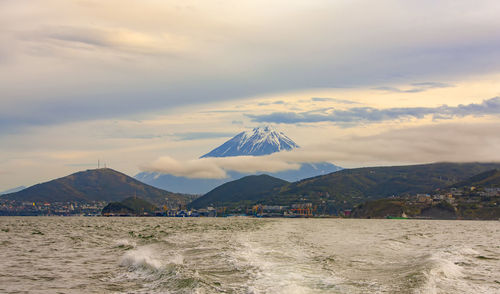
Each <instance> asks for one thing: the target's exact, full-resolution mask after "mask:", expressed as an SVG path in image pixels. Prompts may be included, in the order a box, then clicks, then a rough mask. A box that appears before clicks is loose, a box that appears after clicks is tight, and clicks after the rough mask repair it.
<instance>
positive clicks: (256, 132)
mask: <svg viewBox="0 0 500 294" xmlns="http://www.w3.org/2000/svg"><path fill="white" fill-rule="evenodd" d="M298 147H299V146H298V145H297V144H295V142H294V141H292V139H290V138H288V137H287V136H286V135H285V134H283V133H282V132H279V131H277V130H275V129H273V128H271V127H269V126H267V127H262V128H255V129H253V130H251V131H247V132H241V133H239V134H238V135H236V136H234V137H233V138H232V139H230V140H229V141H227V142H225V143H224V144H222V145H221V146H219V147H217V148H215V149H214V150H212V151H210V152H209V153H207V154H205V155H203V156H202V157H201V158H204V157H228V156H243V155H252V156H260V155H267V154H271V153H275V152H279V151H283V150H292V149H294V148H298Z"/></svg>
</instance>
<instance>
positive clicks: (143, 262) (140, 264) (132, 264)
mask: <svg viewBox="0 0 500 294" xmlns="http://www.w3.org/2000/svg"><path fill="white" fill-rule="evenodd" d="M120 265H121V266H124V267H128V268H129V269H151V270H157V269H159V268H160V267H161V266H162V263H161V261H160V260H159V259H157V255H156V254H155V252H154V251H153V250H152V249H151V248H149V247H139V248H137V249H134V250H131V251H128V252H127V253H125V255H124V256H123V257H122V258H121V260H120Z"/></svg>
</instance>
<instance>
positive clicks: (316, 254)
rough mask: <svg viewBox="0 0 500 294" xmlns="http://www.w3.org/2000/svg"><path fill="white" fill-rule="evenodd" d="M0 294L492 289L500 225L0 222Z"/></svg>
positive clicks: (499, 259)
mask: <svg viewBox="0 0 500 294" xmlns="http://www.w3.org/2000/svg"><path fill="white" fill-rule="evenodd" d="M0 293H500V222H499V221H442V220H373V219H372V220H360V219H258V218H238V217H234V218H154V217H150V218H146V217H144V218H104V217H0Z"/></svg>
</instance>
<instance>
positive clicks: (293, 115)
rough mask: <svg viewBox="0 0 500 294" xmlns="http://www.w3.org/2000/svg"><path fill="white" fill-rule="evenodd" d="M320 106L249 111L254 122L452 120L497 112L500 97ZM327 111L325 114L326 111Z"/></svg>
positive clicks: (359, 122)
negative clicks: (477, 100) (417, 104)
mask: <svg viewBox="0 0 500 294" xmlns="http://www.w3.org/2000/svg"><path fill="white" fill-rule="evenodd" d="M328 110H329V109H324V108H323V109H319V110H316V111H307V112H273V113H270V114H261V115H253V114H248V117H250V118H251V119H252V120H253V121H255V122H259V123H262V122H268V123H284V124H295V123H317V122H333V123H340V124H342V123H348V124H351V126H354V125H358V124H362V123H373V122H382V121H388V120H402V119H421V118H424V117H425V116H428V115H432V116H433V118H434V119H452V118H455V117H464V116H484V115H500V97H495V98H491V99H488V100H484V101H483V102H482V103H478V104H477V103H471V104H467V105H462V104H460V105H458V106H447V105H442V106H439V107H395V108H386V109H377V108H373V107H354V108H349V109H347V110H337V109H331V111H328ZM325 112H327V113H325Z"/></svg>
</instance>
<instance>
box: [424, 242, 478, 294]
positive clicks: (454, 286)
mask: <svg viewBox="0 0 500 294" xmlns="http://www.w3.org/2000/svg"><path fill="white" fill-rule="evenodd" d="M477 254H478V252H477V251H475V250H473V249H471V248H447V249H444V250H440V251H437V252H435V253H433V254H431V255H430V256H428V257H427V258H426V259H424V262H423V267H422V272H421V273H422V275H423V277H424V281H423V283H422V284H421V286H420V287H419V288H418V289H417V291H416V292H417V293H426V294H427V293H431V294H432V293H488V291H487V290H485V291H483V289H481V288H480V287H476V286H474V285H471V283H470V282H469V281H468V280H467V274H466V269H465V268H464V267H465V266H471V265H472V259H474V258H476V256H477Z"/></svg>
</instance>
